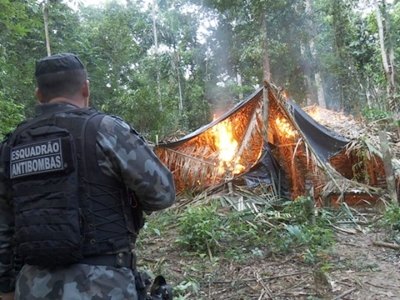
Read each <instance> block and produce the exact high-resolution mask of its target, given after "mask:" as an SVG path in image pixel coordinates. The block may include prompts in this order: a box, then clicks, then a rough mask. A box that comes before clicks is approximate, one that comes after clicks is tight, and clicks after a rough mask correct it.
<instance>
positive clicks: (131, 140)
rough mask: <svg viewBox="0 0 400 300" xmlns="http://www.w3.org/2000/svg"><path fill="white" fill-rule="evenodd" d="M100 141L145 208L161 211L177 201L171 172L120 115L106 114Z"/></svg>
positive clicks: (108, 156) (102, 147)
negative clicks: (118, 116) (116, 116)
mask: <svg viewBox="0 0 400 300" xmlns="http://www.w3.org/2000/svg"><path fill="white" fill-rule="evenodd" d="M98 144H99V145H100V148H101V150H102V152H103V153H104V154H105V156H106V157H107V158H108V159H109V161H110V164H112V168H113V169H114V173H116V174H117V176H120V177H121V178H122V180H123V181H124V183H125V185H126V186H127V187H128V188H129V189H131V190H132V191H133V192H134V194H135V196H136V197H137V199H138V200H139V202H140V204H141V206H142V209H143V210H145V211H155V210H160V209H163V208H166V207H169V206H171V205H172V204H173V203H174V201H175V186H174V180H173V176H172V174H171V172H170V171H169V170H168V169H167V168H166V167H165V166H164V164H163V163H162V162H161V161H160V160H159V158H158V157H157V156H156V155H155V154H154V152H153V151H152V150H151V149H150V147H149V146H148V145H147V143H146V142H145V141H144V139H142V138H141V137H140V136H139V134H138V133H137V132H136V131H135V130H133V129H132V128H130V127H129V125H127V124H126V123H125V122H123V121H122V120H121V119H118V118H112V117H109V116H106V117H104V119H103V121H102V123H101V124H100V128H99V138H98Z"/></svg>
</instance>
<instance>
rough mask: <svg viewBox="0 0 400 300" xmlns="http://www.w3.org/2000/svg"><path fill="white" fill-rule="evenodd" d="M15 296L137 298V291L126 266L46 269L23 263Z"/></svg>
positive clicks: (90, 299)
mask: <svg viewBox="0 0 400 300" xmlns="http://www.w3.org/2000/svg"><path fill="white" fill-rule="evenodd" d="M15 299H16V300H25V299H26V300H28V299H29V300H38V299H49V300H57V299H60V300H61V299H62V300H97V299H109V300H125V299H129V300H137V293H136V288H135V277H134V275H133V272H132V270H130V269H128V268H113V267H108V266H92V265H85V264H76V265H71V266H68V267H65V268H60V269H56V270H48V269H43V268H39V267H36V266H30V265H25V266H24V267H23V268H22V270H21V271H20V273H19V275H18V278H17V282H16V288H15Z"/></svg>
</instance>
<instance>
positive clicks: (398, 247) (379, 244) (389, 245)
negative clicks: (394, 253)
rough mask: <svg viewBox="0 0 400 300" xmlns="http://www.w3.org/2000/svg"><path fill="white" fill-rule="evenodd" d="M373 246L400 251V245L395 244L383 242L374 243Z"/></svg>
mask: <svg viewBox="0 0 400 300" xmlns="http://www.w3.org/2000/svg"><path fill="white" fill-rule="evenodd" d="M372 244H373V245H374V246H380V247H386V248H391V249H395V250H398V249H400V245H399V244H395V243H386V242H382V241H372Z"/></svg>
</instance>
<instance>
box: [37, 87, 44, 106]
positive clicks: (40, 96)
mask: <svg viewBox="0 0 400 300" xmlns="http://www.w3.org/2000/svg"><path fill="white" fill-rule="evenodd" d="M35 95H36V99H38V101H39V102H40V103H43V94H42V91H41V90H40V89H39V88H38V87H37V88H36V89H35Z"/></svg>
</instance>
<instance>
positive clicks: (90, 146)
mask: <svg viewBox="0 0 400 300" xmlns="http://www.w3.org/2000/svg"><path fill="white" fill-rule="evenodd" d="M103 117H104V114H101V113H98V112H97V111H96V110H94V109H72V110H71V109H70V107H69V110H66V111H62V112H56V113H54V112H53V113H51V112H50V113H46V114H45V115H42V116H39V117H37V118H35V119H33V120H30V121H27V122H25V123H23V124H21V125H20V126H19V127H18V128H17V129H16V130H15V132H14V133H13V134H12V135H11V136H10V138H9V139H8V142H7V144H6V145H7V146H8V149H7V151H6V152H7V153H9V155H8V156H7V155H6V160H7V157H8V161H6V162H5V163H6V166H8V175H9V178H10V182H11V195H12V203H13V206H14V210H15V243H16V249H17V255H18V257H20V258H21V259H22V260H23V262H24V263H27V264H32V265H39V266H45V267H52V266H59V265H67V264H71V263H77V262H79V261H80V260H81V259H82V258H84V257H88V256H97V255H104V254H114V253H119V252H129V250H131V249H132V248H133V247H134V243H135V239H136V230H135V228H134V225H133V223H134V220H133V215H132V207H131V205H130V204H131V203H130V201H131V200H130V195H129V193H128V191H127V190H126V187H125V186H124V185H123V184H122V183H121V182H120V181H118V180H116V179H115V178H113V177H110V176H108V175H106V174H104V173H103V172H102V170H101V169H100V167H99V166H98V161H97V156H96V136H97V128H98V127H99V125H100V122H101V120H102V119H103ZM3 159H4V158H3Z"/></svg>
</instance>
